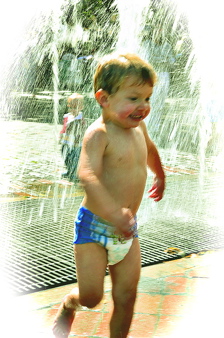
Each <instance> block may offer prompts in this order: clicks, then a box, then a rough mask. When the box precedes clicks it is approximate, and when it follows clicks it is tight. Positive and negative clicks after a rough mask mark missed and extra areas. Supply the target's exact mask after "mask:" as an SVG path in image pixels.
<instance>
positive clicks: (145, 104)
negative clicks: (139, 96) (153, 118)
mask: <svg viewBox="0 0 224 338" xmlns="http://www.w3.org/2000/svg"><path fill="white" fill-rule="evenodd" d="M149 109H150V105H149V102H145V101H142V102H141V103H140V105H139V110H149Z"/></svg>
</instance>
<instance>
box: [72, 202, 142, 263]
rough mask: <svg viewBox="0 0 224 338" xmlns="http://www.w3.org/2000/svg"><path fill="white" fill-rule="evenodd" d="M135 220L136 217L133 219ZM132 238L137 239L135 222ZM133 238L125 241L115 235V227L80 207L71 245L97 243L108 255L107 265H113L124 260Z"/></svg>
mask: <svg viewBox="0 0 224 338" xmlns="http://www.w3.org/2000/svg"><path fill="white" fill-rule="evenodd" d="M135 219H136V217H135ZM133 230H134V232H133V238H135V237H138V231H137V222H136V223H135V225H134V226H133ZM133 238H131V239H128V240H126V239H125V238H122V237H121V235H116V234H115V227H114V226H113V225H112V224H111V223H109V222H107V221H106V220H104V219H103V218H101V217H99V216H97V215H95V214H93V213H92V212H91V211H90V210H88V209H86V208H85V207H82V206H81V207H80V208H79V210H78V213H77V216H76V219H75V227H74V240H73V244H84V243H97V244H99V245H101V246H103V247H104V248H105V249H106V250H107V253H108V264H109V265H113V264H116V263H118V262H120V261H121V260H123V259H124V257H125V256H126V254H127V253H128V251H129V249H130V247H131V245H132V242H133Z"/></svg>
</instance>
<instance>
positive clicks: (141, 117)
mask: <svg viewBox="0 0 224 338" xmlns="http://www.w3.org/2000/svg"><path fill="white" fill-rule="evenodd" d="M129 117H130V118H132V119H134V120H141V119H143V116H142V115H130V116H129Z"/></svg>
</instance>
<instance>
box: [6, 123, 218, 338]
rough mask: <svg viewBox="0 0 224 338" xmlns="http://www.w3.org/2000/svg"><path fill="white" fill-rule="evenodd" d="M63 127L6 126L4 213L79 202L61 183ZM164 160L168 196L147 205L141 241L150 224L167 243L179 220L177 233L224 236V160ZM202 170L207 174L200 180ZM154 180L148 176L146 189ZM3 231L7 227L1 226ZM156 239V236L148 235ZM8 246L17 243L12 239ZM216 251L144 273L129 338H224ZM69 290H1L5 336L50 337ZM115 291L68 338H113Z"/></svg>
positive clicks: (166, 155)
mask: <svg viewBox="0 0 224 338" xmlns="http://www.w3.org/2000/svg"><path fill="white" fill-rule="evenodd" d="M60 127H61V126H60V125H57V126H53V125H50V124H44V123H35V122H23V121H1V127H0V128H1V138H2V139H1V142H0V145H1V149H0V150H1V151H0V153H1V170H0V175H1V180H0V189H1V196H0V201H1V205H2V206H4V207H5V206H7V205H8V204H9V203H10V205H13V204H11V203H14V205H16V203H17V202H19V201H30V200H38V201H39V200H44V199H54V198H55V196H57V197H58V198H59V199H60V200H61V201H65V200H66V197H68V196H69V197H71V198H72V197H73V196H74V197H77V196H82V190H81V189H80V187H77V185H73V184H71V183H69V182H67V181H64V180H61V173H62V172H63V171H64V166H63V162H62V160H61V156H60V146H59V145H58V142H57V136H58V132H59V130H60ZM160 153H161V157H162V161H163V164H164V168H165V170H166V173H167V183H168V184H167V192H166V195H165V198H164V200H163V201H162V202H161V203H160V204H152V205H151V206H150V207H147V208H146V203H148V201H147V199H146V198H144V199H143V203H142V206H141V208H140V215H139V221H140V223H141V224H142V225H143V227H142V230H141V231H142V235H143V236H144V232H145V234H146V235H147V223H148V220H149V219H150V220H151V222H153V221H155V220H156V224H157V223H159V224H161V229H162V227H164V236H166V235H168V231H169V229H170V231H171V226H172V222H173V224H174V223H178V222H180V220H181V222H180V226H182V224H183V220H184V224H186V223H189V222H191V223H192V229H193V230H194V229H196V228H197V224H198V223H200V224H201V223H203V224H204V226H205V227H209V226H211V227H212V229H214V228H217V229H221V230H222V229H223V227H224V223H223V219H224V218H223V186H224V176H223V157H222V156H219V157H214V156H213V157H212V156H210V157H208V158H206V159H205V161H204V162H203V166H201V164H202V162H201V161H202V159H201V158H200V157H199V156H198V155H195V154H190V153H186V152H185V153H184V152H177V151H175V150H164V149H161V152H160ZM202 167H203V168H204V169H205V170H204V171H203V174H202V172H201V168H202ZM150 179H151V177H150V176H149V184H150ZM28 205H29V204H28V203H27V204H26V207H27V206H28ZM147 205H148V204H147ZM146 209H147V210H146ZM15 210H16V207H15ZM51 212H52V211H51ZM167 220H169V222H170V223H171V224H169V222H168V221H167ZM164 222H165V223H164ZM2 226H7V225H5V224H4V222H2ZM169 226H170V228H169ZM3 230H4V229H3ZM155 231H156V229H155ZM161 231H162V230H161ZM187 232H189V228H185V229H184V228H183V241H186V239H187ZM2 233H3V232H2ZM153 235H155V233H153V231H151V236H153ZM19 236H20V235H19ZM195 236H196V232H195V233H193V234H192V235H191V241H192V238H193V237H195ZM3 240H4V238H3ZM7 241H12V238H10V236H9V237H7ZM164 241H165V239H164ZM3 243H4V242H3ZM165 243H166V242H165ZM6 244H7V243H5V245H3V249H4V248H5V251H4V250H3V251H1V254H2V255H3V258H4V257H5V255H7V254H8V253H7V245H6ZM165 247H166V246H165ZM214 249H215V250H210V251H206V252H204V253H201V254H192V255H189V256H188V257H184V258H180V259H178V260H173V261H168V262H166V263H161V264H155V265H152V266H148V267H144V268H143V269H142V276H141V281H140V284H139V290H138V300H137V304H136V308H135V315H134V320H133V324H132V327H131V331H130V337H133V338H134V337H141V338H146V337H148V338H151V337H153V338H159V337H167V338H169V337H171V338H176V337H189V336H191V337H192V338H196V337H203V338H204V337H206V338H207V337H208V338H210V337H222V320H221V316H222V310H221V309H220V306H221V305H222V301H223V296H222V292H221V290H222V288H221V287H222V285H221V281H222V265H223V264H222V262H223V256H224V254H223V250H222V248H216V247H215V248H214ZM205 250H206V249H205ZM149 254H150V253H149ZM170 258H171V259H172V255H171V256H170ZM71 287H73V286H72V285H67V286H61V287H58V288H52V289H50V290H45V291H41V292H35V293H31V294H28V295H23V296H17V297H14V296H12V298H10V296H9V294H10V292H11V291H10V290H8V289H7V285H6V284H4V283H2V287H1V294H2V299H3V300H4V302H3V304H4V306H3V312H4V313H3V314H4V320H3V323H4V325H3V329H4V330H5V331H4V330H3V332H4V336H6V337H23V338H26V337H32V338H33V337H49V338H50V337H52V335H51V325H52V322H53V318H54V316H55V313H56V311H57V308H58V306H59V304H60V301H61V299H62V297H63V296H64V295H65V294H66V293H67V292H68V291H69V290H70V289H71ZM110 291H111V284H110V279H109V276H107V277H106V280H105V299H104V301H103V302H102V303H101V304H100V305H99V306H98V307H97V308H95V309H92V310H87V309H83V310H82V311H81V312H79V313H78V314H77V318H76V321H75V324H74V325H73V327H72V331H71V335H70V337H80V338H81V337H104V338H106V337H109V333H108V322H109V318H110V313H111V309H112V302H111V296H110ZM12 309H13V310H12Z"/></svg>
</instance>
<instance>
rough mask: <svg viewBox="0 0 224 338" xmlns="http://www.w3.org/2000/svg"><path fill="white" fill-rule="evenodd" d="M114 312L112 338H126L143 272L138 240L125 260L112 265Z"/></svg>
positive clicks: (111, 329)
mask: <svg viewBox="0 0 224 338" xmlns="http://www.w3.org/2000/svg"><path fill="white" fill-rule="evenodd" d="M109 268H110V274H111V279H112V285H113V286H112V297H113V301H114V311H113V315H112V318H111V322H110V338H125V337H127V335H128V332H129V329H130V325H131V321H132V317H133V313H134V304H135V300H136V295H137V286H138V281H139V277H140V270H141V254H140V245H139V241H138V238H135V239H134V240H133V243H132V246H131V248H130V250H129V252H128V253H127V255H126V256H125V258H124V259H123V260H122V261H121V262H119V263H117V264H115V265H110V266H109Z"/></svg>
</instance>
